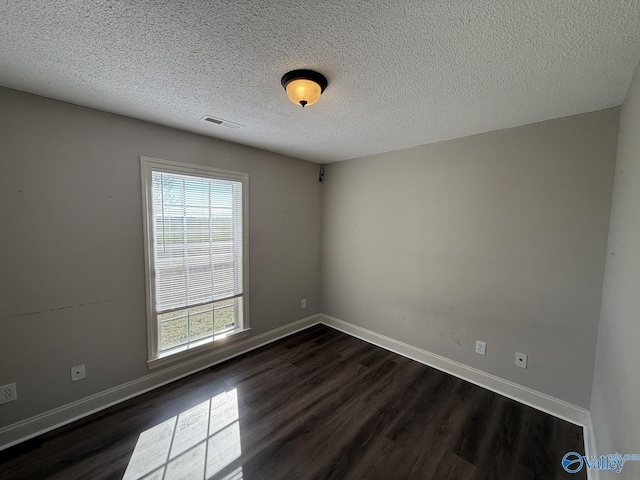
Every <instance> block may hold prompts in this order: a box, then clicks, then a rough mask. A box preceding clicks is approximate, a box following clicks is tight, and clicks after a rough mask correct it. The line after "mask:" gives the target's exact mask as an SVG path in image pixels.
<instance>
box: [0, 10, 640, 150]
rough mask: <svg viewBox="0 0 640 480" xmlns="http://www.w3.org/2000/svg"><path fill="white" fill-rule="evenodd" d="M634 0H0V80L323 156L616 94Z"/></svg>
mask: <svg viewBox="0 0 640 480" xmlns="http://www.w3.org/2000/svg"><path fill="white" fill-rule="evenodd" d="M639 3H640V0H609V1H606V0H601V1H597V0H512V1H489V0H486V1H472V0H467V1H463V0H458V1H456V0H444V1H435V0H421V1H410V0H407V1H404V0H372V1H367V2H365V1H350V2H348V1H322V0H315V1H313V0H291V1H290V0H284V1H266V0H265V1H258V0H255V1H241V0H233V1H226V0H217V1H210V0H155V1H152V0H148V1H133V0H128V1H127V0H101V1H98V0H67V1H63V0H58V1H56V0H39V1H26V0H0V85H3V86H6V87H10V88H14V89H18V90H23V91H26V92H31V93H35V94H39V95H43V96H45V97H50V98H54V99H58V100H62V101H66V102H71V103H75V104H78V105H84V106H88V107H93V108H97V109H100V110H105V111H108V112H114V113H119V114H122V115H127V116H130V117H134V118H139V119H143V120H148V121H152V122H156V123H160V124H164V125H169V126H172V127H176V128H180V129H184V130H190V131H193V132H198V133H202V134H205V135H210V136H213V137H217V138H222V139H227V140H230V141H233V142H238V143H242V144H246V145H252V146H255V147H259V148H263V149H267V150H272V151H276V152H281V153H284V154H288V155H292V156H295V157H299V158H304V159H307V160H312V161H317V162H321V163H328V162H331V161H337V160H344V159H347V158H353V157H359V156H364V155H369V154H374V153H379V152H385V151H390V150H397V149H401V148H407V147H411V146H415V145H421V144H425V143H432V142H437V141H442V140H448V139H451V138H457V137H462V136H466V135H471V134H475V133H481V132H487V131H492V130H497V129H501V128H507V127H514V126H518V125H524V124H528V123H533V122H538V121H543V120H548V119H552V118H558V117H563V116H567V115H574V114H578V113H584V112H589V111H594V110H599V109H603V108H608V107H612V106H616V105H619V104H621V103H622V101H623V99H624V95H625V93H626V91H627V88H628V86H629V82H630V80H631V75H632V73H633V69H634V67H635V65H636V64H637V62H638V60H639V58H640V27H639V26H640V5H639ZM296 68H311V69H316V70H318V71H320V72H322V73H323V74H324V75H325V76H326V77H327V78H328V80H329V86H328V87H327V90H326V91H325V93H324V94H323V95H322V98H321V99H320V101H319V102H318V103H317V104H316V105H313V106H311V107H308V108H305V109H302V108H300V107H296V106H295V105H293V104H292V103H290V102H289V100H288V99H287V97H286V95H285V92H284V90H283V89H282V86H281V85H280V77H281V76H282V75H283V74H284V73H285V72H287V71H288V70H292V69H296ZM0 109H1V106H0ZM206 114H209V115H213V116H216V117H221V118H223V119H225V120H230V121H232V122H235V123H239V124H242V125H244V128H242V129H240V130H231V129H225V128H223V127H220V126H216V125H213V124H209V123H205V122H203V121H202V120H201V119H202V117H203V116H204V115H206Z"/></svg>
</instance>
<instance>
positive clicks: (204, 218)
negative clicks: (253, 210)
mask: <svg viewBox="0 0 640 480" xmlns="http://www.w3.org/2000/svg"><path fill="white" fill-rule="evenodd" d="M152 185H153V236H154V239H153V242H154V249H155V263H154V268H155V272H154V274H155V289H156V292H155V293H156V295H155V298H156V310H157V313H158V314H162V313H165V312H170V311H173V310H178V309H181V308H185V307H194V306H198V305H203V304H206V303H211V302H215V301H220V300H225V299H230V298H237V297H240V296H242V294H243V288H242V287H243V286H242V277H243V270H242V252H243V248H242V183H241V182H239V181H233V180H223V179H213V178H204V177H197V176H190V175H181V174H177V173H167V172H156V171H154V172H153V173H152Z"/></svg>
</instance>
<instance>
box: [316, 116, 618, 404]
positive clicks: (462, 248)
mask: <svg viewBox="0 0 640 480" xmlns="http://www.w3.org/2000/svg"><path fill="white" fill-rule="evenodd" d="M618 115H619V111H618V110H617V109H613V110H606V111H601V112H597V113H594V114H589V115H583V116H578V117H571V118H566V119H561V120H557V121H551V122H546V123H542V124H537V125H531V126H526V127H522V128H517V129H511V130H505V131H500V132H495V133H492V134H486V135H479V136H474V137H469V138H464V139H459V140H454V141H450V142H445V143H440V144H434V145H426V146H421V147H417V148H413V149H409V150H403V151H397V152H391V153H386V154H381V155H375V156H372V157H367V158H361V159H355V160H349V161H346V162H340V163H336V164H331V165H329V166H328V167H327V169H326V174H325V181H324V182H323V184H322V188H323V190H324V192H323V223H322V243H321V245H322V263H321V264H322V267H321V268H322V281H321V292H322V311H323V313H325V314H328V315H331V316H334V317H337V318H339V319H341V320H344V321H347V322H351V323H353V324H356V325H358V326H361V327H364V328H367V329H370V330H373V331H374V332H377V333H380V334H383V335H387V336H389V337H392V338H394V339H396V340H400V341H403V342H406V343H408V344H411V345H413V346H416V347H419V348H423V349H425V350H428V351H430V352H433V353H436V354H439V355H442V356H444V357H447V358H449V359H452V360H454V361H457V362H461V363H463V364H465V365H469V366H472V367H475V368H478V369H480V370H483V371H485V372H488V373H490V374H493V375H497V376H499V377H502V378H504V379H507V380H510V381H513V382H516V383H518V384H520V385H524V386H526V387H529V388H532V389H535V390H538V391H540V392H543V393H546V394H549V395H552V396H554V397H557V398H560V399H563V400H566V401H568V402H571V403H573V404H576V405H579V406H583V407H588V406H589V401H590V396H591V381H592V375H593V365H594V355H595V342H596V335H597V329H598V317H599V314H600V300H601V291H602V278H603V269H604V261H605V250H606V241H607V229H608V222H609V208H610V202H611V191H612V184H613V172H614V171H613V167H614V162H615V152H616V138H617V126H618ZM390 134H391V133H390ZM476 339H480V340H483V341H485V342H487V355H486V357H482V356H480V355H477V354H475V353H474V344H475V340H476ZM516 351H519V352H523V353H526V354H528V355H529V368H528V369H527V370H523V369H520V368H518V367H516V366H515V365H514V355H515V352H516Z"/></svg>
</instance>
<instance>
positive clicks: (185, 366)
mask: <svg viewBox="0 0 640 480" xmlns="http://www.w3.org/2000/svg"><path fill="white" fill-rule="evenodd" d="M318 323H323V324H325V325H327V326H329V327H332V328H335V329H336V330H340V331H341V332H344V333H347V334H349V335H351V336H354V337H357V338H360V339H362V340H364V341H366V342H369V343H371V344H373V345H377V346H379V347H382V348H384V349H386V350H389V351H392V352H394V353H397V354H399V355H402V356H404V357H407V358H410V359H412V360H415V361H417V362H420V363H422V364H425V365H429V366H430V367H433V368H436V369H438V370H440V371H443V372H445V373H449V374H451V375H453V376H455V377H458V378H461V379H463V380H466V381H468V382H471V383H473V384H475V385H478V386H481V387H483V388H486V389H488V390H491V391H493V392H496V393H499V394H500V395H504V396H505V397H508V398H511V399H513V400H516V401H518V402H520V403H524V404H525V405H529V406H530V407H533V408H535V409H538V410H541V411H543V412H545V413H549V414H550V415H553V416H555V417H558V418H561V419H563V420H567V421H569V422H571V423H574V424H576V425H579V426H582V427H583V430H584V442H585V455H589V456H591V455H596V453H595V442H594V433H593V425H592V423H591V416H590V413H589V411H588V410H586V409H584V408H582V407H578V406H576V405H573V404H570V403H568V402H565V401H563V400H560V399H558V398H554V397H551V396H549V395H546V394H544V393H541V392H537V391H535V390H532V389H530V388H527V387H523V386H522V385H518V384H516V383H513V382H510V381H508V380H504V379H502V378H499V377H496V376H494V375H491V374H489V373H486V372H483V371H481V370H477V369H475V368H472V367H469V366H467V365H464V364H462V363H459V362H455V361H453V360H450V359H448V358H445V357H442V356H440V355H436V354H434V353H431V352H428V351H426V350H422V349H420V348H417V347H414V346H412V345H409V344H406V343H403V342H400V341H398V340H394V339H393V338H390V337H387V336H385V335H381V334H378V333H375V332H373V331H371V330H367V329H366V328H362V327H359V326H357V325H353V324H351V323H348V322H345V321H343V320H339V319H337V318H334V317H331V316H329V315H324V314H317V315H312V316H310V317H306V318H303V319H301V320H298V321H296V322H293V323H290V324H288V325H285V326H283V327H280V328H276V329H274V330H271V331H269V332H266V333H263V334H260V335H256V336H255V337H250V338H247V339H246V340H241V341H238V342H234V343H233V344H230V345H229V346H228V347H224V348H221V349H219V350H216V351H215V352H212V353H211V354H208V355H202V356H199V357H196V358H193V359H190V360H186V361H184V362H181V363H179V364H177V365H173V366H171V367H168V368H165V369H163V370H161V371H158V372H153V373H150V374H149V375H145V376H144V377H142V378H139V379H136V380H133V381H131V382H127V383H125V384H122V385H119V386H117V387H114V388H111V389H109V390H105V391H103V392H100V393H97V394H95V395H91V396H89V397H86V398H83V399H81V400H78V401H75V402H72V403H69V404H67V405H63V406H61V407H58V408H55V409H53V410H50V411H48V412H44V413H42V414H40V415H36V416H34V417H31V418H28V419H26V420H22V421H20V422H17V423H14V424H12V425H8V426H6V427H3V428H0V450H3V449H6V448H8V447H11V446H13V445H16V444H18V443H20V442H23V441H25V440H28V439H30V438H33V437H35V436H37V435H41V434H43V433H46V432H48V431H51V430H53V429H55V428H58V427H61V426H63V425H66V424H68V423H71V422H73V421H75V420H79V419H81V418H83V417H86V416H88V415H91V414H92V413H96V412H99V411H100V410H104V409H105V408H108V407H110V406H112V405H115V404H118V403H120V402H123V401H125V400H128V399H130V398H133V397H135V396H138V395H141V394H143V393H145V392H148V391H150V390H153V389H155V388H158V387H161V386H162V385H166V384H167V383H171V382H173V381H175V380H178V379H180V378H182V377H186V376H188V375H191V374H193V373H195V372H198V371H200V370H202V369H205V368H208V367H210V366H213V365H216V364H218V363H221V362H224V361H226V360H229V359H231V358H233V357H236V356H238V355H242V354H243V353H247V352H249V351H251V350H254V349H256V348H259V347H261V346H263V345H266V344H268V343H271V342H274V341H276V340H279V339H280V338H283V337H286V336H289V335H291V334H293V333H295V332H298V331H300V330H303V329H305V328H308V327H311V326H313V325H315V324H318ZM588 478H589V480H598V476H597V471H593V470H588Z"/></svg>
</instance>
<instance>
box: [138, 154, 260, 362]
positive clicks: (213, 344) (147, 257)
mask: <svg viewBox="0 0 640 480" xmlns="http://www.w3.org/2000/svg"><path fill="white" fill-rule="evenodd" d="M140 172H141V182H142V215H143V227H144V228H143V236H144V263H145V286H146V310H147V312H146V315H147V365H148V367H149V369H153V368H156V367H160V366H162V365H166V364H169V363H174V362H176V361H179V360H182V359H186V358H190V357H193V356H196V355H201V354H203V353H205V352H207V351H213V350H217V349H219V348H221V347H222V346H224V345H225V344H227V343H228V342H229V341H231V340H235V339H238V338H242V337H245V336H247V335H248V334H249V332H250V330H251V327H250V322H249V319H250V316H249V174H248V173H243V172H235V171H231V170H223V169H219V168H213V167H207V166H203V165H193V164H186V163H182V162H174V161H170V160H161V159H158V158H151V157H145V156H140ZM153 172H166V173H177V174H181V175H190V176H194V177H203V178H208V179H212V178H213V179H220V180H233V181H236V182H240V183H241V184H242V270H243V271H242V282H243V288H242V319H241V322H240V323H241V324H240V325H238V326H237V327H236V328H235V329H234V330H232V331H231V332H227V333H223V334H221V335H218V336H217V338H216V336H215V335H214V336H213V337H212V338H208V339H204V340H203V341H195V342H193V344H186V345H183V346H182V347H176V348H174V349H172V350H170V351H169V352H164V353H160V350H159V347H160V341H159V340H160V339H159V336H160V322H159V320H158V312H157V308H156V285H155V245H154V234H153V232H154V230H153V227H154V216H153V183H152V174H153Z"/></svg>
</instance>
